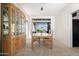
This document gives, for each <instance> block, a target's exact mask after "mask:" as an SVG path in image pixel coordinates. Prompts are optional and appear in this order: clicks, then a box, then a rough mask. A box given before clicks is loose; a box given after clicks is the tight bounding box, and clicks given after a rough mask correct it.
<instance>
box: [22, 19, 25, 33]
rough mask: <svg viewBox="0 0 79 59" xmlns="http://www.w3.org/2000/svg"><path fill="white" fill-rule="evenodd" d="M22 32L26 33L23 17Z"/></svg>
mask: <svg viewBox="0 0 79 59" xmlns="http://www.w3.org/2000/svg"><path fill="white" fill-rule="evenodd" d="M22 33H26V21H25V18H23V19H22Z"/></svg>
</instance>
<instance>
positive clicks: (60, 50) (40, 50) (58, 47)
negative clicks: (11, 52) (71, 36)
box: [16, 40, 79, 56]
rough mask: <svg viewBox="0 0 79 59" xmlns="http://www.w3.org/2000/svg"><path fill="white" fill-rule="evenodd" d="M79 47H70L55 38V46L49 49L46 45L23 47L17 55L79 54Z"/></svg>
mask: <svg viewBox="0 0 79 59" xmlns="http://www.w3.org/2000/svg"><path fill="white" fill-rule="evenodd" d="M78 55H79V48H68V47H66V46H65V45H64V44H62V43H60V42H59V41H57V40H54V43H53V48H52V49H49V48H47V47H44V46H42V45H41V46H40V47H35V48H34V49H31V48H29V47H27V46H26V47H25V48H23V49H22V50H21V51H20V52H19V53H17V54H16V56H78Z"/></svg>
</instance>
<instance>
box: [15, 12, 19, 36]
mask: <svg viewBox="0 0 79 59" xmlns="http://www.w3.org/2000/svg"><path fill="white" fill-rule="evenodd" d="M15 22H16V35H18V34H19V17H18V13H16V21H15Z"/></svg>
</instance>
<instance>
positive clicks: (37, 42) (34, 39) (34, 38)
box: [32, 36, 40, 48]
mask: <svg viewBox="0 0 79 59" xmlns="http://www.w3.org/2000/svg"><path fill="white" fill-rule="evenodd" d="M36 45H39V46H40V38H39V37H38V36H32V48H34V47H35V46H36Z"/></svg>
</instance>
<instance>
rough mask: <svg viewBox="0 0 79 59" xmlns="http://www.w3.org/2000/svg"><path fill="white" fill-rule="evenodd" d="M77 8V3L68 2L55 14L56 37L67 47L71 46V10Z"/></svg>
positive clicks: (78, 6) (78, 7)
mask: <svg viewBox="0 0 79 59" xmlns="http://www.w3.org/2000/svg"><path fill="white" fill-rule="evenodd" d="M77 9H79V4H75V3H74V4H69V5H68V6H66V7H65V8H64V9H63V10H62V11H61V12H60V13H59V14H58V15H57V16H56V31H55V32H56V39H57V40H59V41H60V42H62V43H64V44H65V45H66V46H67V47H72V16H71V15H72V12H74V11H76V10H77Z"/></svg>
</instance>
